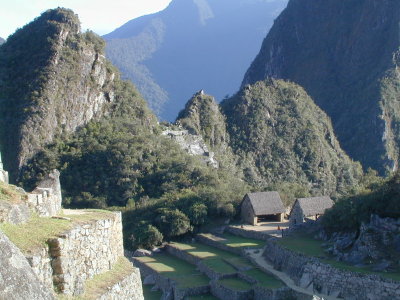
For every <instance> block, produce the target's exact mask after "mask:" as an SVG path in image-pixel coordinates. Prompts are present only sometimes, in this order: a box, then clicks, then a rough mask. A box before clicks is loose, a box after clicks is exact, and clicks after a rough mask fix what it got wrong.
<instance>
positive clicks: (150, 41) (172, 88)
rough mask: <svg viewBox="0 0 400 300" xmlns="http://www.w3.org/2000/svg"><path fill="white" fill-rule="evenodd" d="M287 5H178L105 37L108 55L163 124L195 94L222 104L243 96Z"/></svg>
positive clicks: (207, 0) (210, 1)
mask: <svg viewBox="0 0 400 300" xmlns="http://www.w3.org/2000/svg"><path fill="white" fill-rule="evenodd" d="M286 3H287V1H286V0H272V1H271V0H250V1H249V0H246V1H245V0H219V1H217V0H173V1H172V2H171V4H170V5H169V6H168V7H167V8H166V9H165V10H163V11H161V12H159V13H156V14H153V15H148V16H144V17H141V18H138V19H134V20H131V21H129V22H128V23H126V24H125V25H123V26H121V27H120V28H118V29H116V30H115V31H113V32H111V33H110V34H107V35H105V36H104V38H105V40H106V42H107V46H106V54H107V57H108V59H110V60H111V61H112V62H113V64H114V65H116V66H117V67H118V68H119V69H120V70H121V72H122V74H123V76H124V77H125V78H128V79H130V80H131V81H133V82H134V83H135V85H136V86H137V87H138V89H139V90H140V92H141V93H142V94H143V96H144V98H145V99H146V100H147V101H148V103H149V105H150V107H151V108H152V109H153V110H154V111H155V112H156V113H157V114H158V116H159V117H161V119H166V120H169V121H172V120H174V119H175V117H176V116H177V113H178V112H179V110H181V109H182V108H183V107H184V105H185V102H186V100H187V99H188V98H189V96H190V95H192V94H193V92H194V91H197V90H199V89H204V90H206V92H208V93H210V94H212V95H214V96H215V97H216V98H217V99H219V100H222V98H224V96H225V95H227V94H233V93H234V92H236V91H237V89H238V87H239V85H240V81H241V79H242V76H243V74H244V72H245V70H246V68H247V67H248V65H249V64H250V62H251V59H252V58H253V57H254V56H255V55H256V53H257V52H258V50H259V48H260V45H261V41H262V39H263V37H264V36H265V35H266V33H267V31H268V29H269V28H270V27H271V25H272V22H273V19H274V18H275V17H276V16H277V15H278V14H279V13H280V12H281V11H282V9H283V8H284V7H285V5H286Z"/></svg>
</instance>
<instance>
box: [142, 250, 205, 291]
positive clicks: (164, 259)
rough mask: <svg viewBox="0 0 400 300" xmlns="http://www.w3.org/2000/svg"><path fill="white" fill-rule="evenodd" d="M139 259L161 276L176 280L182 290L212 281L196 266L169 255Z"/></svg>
mask: <svg viewBox="0 0 400 300" xmlns="http://www.w3.org/2000/svg"><path fill="white" fill-rule="evenodd" d="M137 259H138V260H139V261H141V262H143V263H145V264H146V265H147V266H148V267H150V268H152V269H153V270H154V271H156V272H158V273H160V274H161V275H163V276H165V277H167V278H170V279H173V280H175V281H176V282H177V283H178V285H179V287H181V288H187V287H197V286H204V285H208V283H209V281H210V280H209V279H208V278H207V277H206V276H205V275H203V274H202V273H200V272H199V271H197V270H196V266H193V265H191V264H189V263H187V262H185V261H183V260H181V259H179V258H176V257H174V256H172V255H169V254H157V255H155V256H151V257H137Z"/></svg>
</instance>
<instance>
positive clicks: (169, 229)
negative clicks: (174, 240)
mask: <svg viewBox="0 0 400 300" xmlns="http://www.w3.org/2000/svg"><path fill="white" fill-rule="evenodd" d="M157 213H158V217H157V218H156V223H157V226H158V228H159V229H160V231H161V232H162V233H163V234H164V235H165V236H167V237H174V236H179V235H183V234H185V233H187V232H188V231H190V230H191V229H192V228H191V226H190V220H189V218H188V217H187V216H186V215H185V214H184V213H183V212H181V211H180V210H178V209H175V210H171V209H167V208H160V209H158V210H157Z"/></svg>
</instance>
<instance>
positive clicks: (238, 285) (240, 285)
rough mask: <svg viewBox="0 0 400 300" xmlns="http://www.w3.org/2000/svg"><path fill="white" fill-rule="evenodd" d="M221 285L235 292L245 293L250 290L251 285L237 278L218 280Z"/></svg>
mask: <svg viewBox="0 0 400 300" xmlns="http://www.w3.org/2000/svg"><path fill="white" fill-rule="evenodd" d="M218 283H220V284H221V285H223V286H225V287H227V288H229V289H232V290H236V291H246V290H249V289H251V284H250V283H248V282H247V281H244V280H242V279H239V278H225V279H221V280H218Z"/></svg>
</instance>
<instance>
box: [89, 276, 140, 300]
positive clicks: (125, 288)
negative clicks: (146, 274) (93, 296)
mask: <svg viewBox="0 0 400 300" xmlns="http://www.w3.org/2000/svg"><path fill="white" fill-rule="evenodd" d="M107 289H108V291H107V292H106V293H105V294H103V295H102V296H101V297H99V298H97V300H144V298H143V289H142V281H141V279H140V272H139V269H137V268H135V269H134V270H133V272H132V274H130V275H129V276H127V277H125V278H124V279H123V280H121V281H120V282H118V283H116V284H114V285H112V286H110V287H108V288H107Z"/></svg>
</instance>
